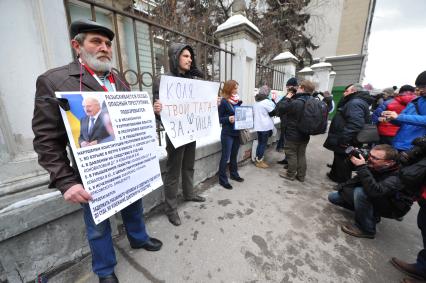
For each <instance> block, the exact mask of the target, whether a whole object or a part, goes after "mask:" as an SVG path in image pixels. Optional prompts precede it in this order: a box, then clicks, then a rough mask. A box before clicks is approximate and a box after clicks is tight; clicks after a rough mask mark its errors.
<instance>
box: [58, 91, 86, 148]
mask: <svg viewBox="0 0 426 283" xmlns="http://www.w3.org/2000/svg"><path fill="white" fill-rule="evenodd" d="M62 97H63V98H66V99H68V103H69V105H70V111H67V112H66V113H67V118H68V122H69V124H70V127H71V132H72V136H73V138H74V142H75V145H76V147H77V148H80V144H79V143H78V138H79V137H80V119H81V118H83V117H84V116H86V113H84V109H83V107H82V103H83V97H82V96H81V95H80V94H63V95H62Z"/></svg>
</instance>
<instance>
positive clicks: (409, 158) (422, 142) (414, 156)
mask: <svg viewBox="0 0 426 283" xmlns="http://www.w3.org/2000/svg"><path fill="white" fill-rule="evenodd" d="M411 144H412V145H414V146H413V147H412V148H411V149H409V150H407V151H402V152H400V153H399V161H400V162H401V164H402V165H410V164H413V163H415V162H417V161H419V160H420V159H421V158H423V157H424V156H425V155H426V136H423V137H418V138H415V139H414V140H413V141H412V142H411Z"/></svg>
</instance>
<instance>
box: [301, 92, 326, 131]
mask: <svg viewBox="0 0 426 283" xmlns="http://www.w3.org/2000/svg"><path fill="white" fill-rule="evenodd" d="M298 99H299V100H302V101H303V103H304V104H305V105H304V107H303V114H302V115H301V117H300V119H299V122H298V124H297V129H298V130H299V131H300V132H302V133H304V134H307V135H319V134H324V133H325V132H326V131H327V121H328V107H327V103H325V102H324V101H322V100H320V99H317V98H314V97H309V98H308V99H305V98H298Z"/></svg>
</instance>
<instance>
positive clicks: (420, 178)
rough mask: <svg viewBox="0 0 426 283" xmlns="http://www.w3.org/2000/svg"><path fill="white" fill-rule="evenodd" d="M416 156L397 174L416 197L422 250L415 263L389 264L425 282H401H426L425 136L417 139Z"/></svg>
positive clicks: (395, 262) (392, 261) (399, 261)
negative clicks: (418, 207)
mask: <svg viewBox="0 0 426 283" xmlns="http://www.w3.org/2000/svg"><path fill="white" fill-rule="evenodd" d="M417 141H418V142H419V141H420V143H418V146H417V149H421V152H419V151H417V153H416V154H413V155H412V156H411V159H414V160H411V159H409V160H407V161H408V164H407V165H406V166H405V167H403V168H402V169H401V170H400V172H399V177H400V179H401V182H402V184H403V185H404V187H405V188H406V190H408V191H409V192H411V193H412V194H413V195H415V196H416V198H417V202H418V204H419V206H420V209H419V212H418V214H417V226H418V227H419V229H420V231H421V235H422V240H423V249H422V250H420V251H419V253H418V254H417V259H416V262H415V263H408V262H405V261H403V260H400V259H398V258H396V257H393V258H392V259H391V263H392V264H393V265H394V266H395V267H396V268H397V269H399V270H400V271H402V272H404V273H405V274H408V275H410V276H411V277H414V278H417V279H422V280H425V281H415V280H414V279H411V278H404V280H403V281H402V282H426V136H424V137H421V138H417Z"/></svg>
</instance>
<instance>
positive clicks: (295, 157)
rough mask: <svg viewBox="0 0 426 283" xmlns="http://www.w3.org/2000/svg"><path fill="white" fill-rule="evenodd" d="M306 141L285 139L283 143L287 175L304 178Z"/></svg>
mask: <svg viewBox="0 0 426 283" xmlns="http://www.w3.org/2000/svg"><path fill="white" fill-rule="evenodd" d="M307 146H308V142H294V141H289V140H287V141H286V143H285V145H284V152H285V156H286V158H287V161H288V169H287V175H288V176H290V177H293V176H296V175H297V177H299V178H305V176H306V167H307V166H306V147H307Z"/></svg>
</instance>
